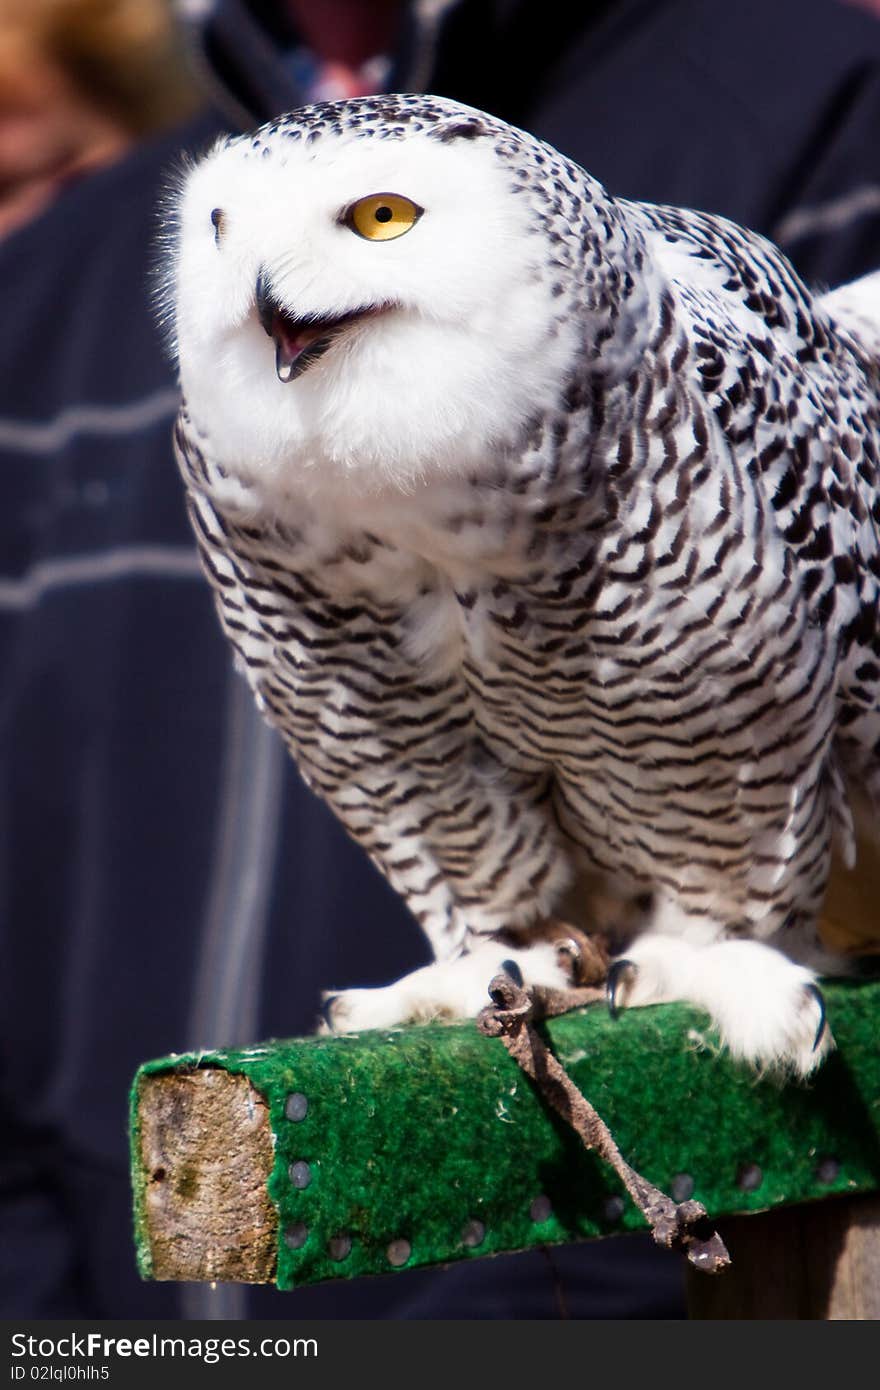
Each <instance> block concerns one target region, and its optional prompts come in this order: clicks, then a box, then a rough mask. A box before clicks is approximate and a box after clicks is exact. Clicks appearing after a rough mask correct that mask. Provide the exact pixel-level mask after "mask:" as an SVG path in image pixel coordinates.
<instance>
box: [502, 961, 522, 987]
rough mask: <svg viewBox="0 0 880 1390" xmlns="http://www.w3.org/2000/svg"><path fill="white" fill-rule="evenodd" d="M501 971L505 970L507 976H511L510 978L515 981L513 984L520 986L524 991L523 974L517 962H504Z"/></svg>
mask: <svg viewBox="0 0 880 1390" xmlns="http://www.w3.org/2000/svg"><path fill="white" fill-rule="evenodd" d="M499 969H501V970H503V971H504V973H505V975H509V976H510V978H511V979H512V980H513V983H514V984H515V985H518V986H519V988H520V989H522V986H523V973H522V971H521V970H520V968H519V966H518V965H517V963H516V961H515V960H503V961H502V962H501V965H500V967H499Z"/></svg>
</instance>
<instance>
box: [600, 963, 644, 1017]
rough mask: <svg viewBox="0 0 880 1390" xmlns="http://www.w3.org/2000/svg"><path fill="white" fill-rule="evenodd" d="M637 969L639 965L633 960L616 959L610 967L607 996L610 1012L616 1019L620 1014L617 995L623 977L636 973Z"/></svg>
mask: <svg viewBox="0 0 880 1390" xmlns="http://www.w3.org/2000/svg"><path fill="white" fill-rule="evenodd" d="M637 969H638V966H636V965H635V964H634V963H633V962H632V961H631V960H616V961H614V962H613V963H612V964H611V966H610V967H609V970H608V979H607V981H606V983H605V997H606V999H607V1000H608V1012H609V1014H610V1015H611V1017H612V1018H614V1019H616V1018H618V1017H619V1016H620V1006H619V1004H618V1002H617V995H618V991H619V990H620V986H621V982H622V980H623V977H624V976H625V975H627V974H634V973H635V971H636V970H637Z"/></svg>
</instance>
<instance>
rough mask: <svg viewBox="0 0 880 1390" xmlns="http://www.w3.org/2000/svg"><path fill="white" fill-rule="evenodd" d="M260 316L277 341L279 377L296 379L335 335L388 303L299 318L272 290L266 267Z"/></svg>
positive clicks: (258, 296) (260, 285) (262, 273)
mask: <svg viewBox="0 0 880 1390" xmlns="http://www.w3.org/2000/svg"><path fill="white" fill-rule="evenodd" d="M255 299H256V306H257V316H258V318H259V320H260V323H261V325H262V327H263V329H264V331H265V332H266V333H267V334H268V335H269V337H270V338H271V339H272V341H273V342H274V344H275V373H276V375H277V377H278V380H279V381H282V382H285V383H286V382H288V381H295V380H296V378H297V377H300V376H302V374H303V372H304V371H306V370H307V368H309V367H311V365H312V364H313V363H314V362H316V361H317V360H318V358H319V357H323V355H324V353H325V352H326V351H327V349H328V348H329V347H330V345H331V344H332V342H333V340H334V338H336V337H337V336H338V334H339V333H341V332H342V330H343V329H344V328H348V327H349V325H350V324H353V323H358V322H359V321H360V320H362V319H365V318H370V317H372V315H374V314H377V313H379V312H381V310H382V309H383V308H385V307H386V306H385V305H379V306H374V305H369V306H367V307H364V308H362V309H354V310H352V311H351V312H349V313H347V314H338V315H336V316H335V317H332V318H331V317H328V318H318V317H316V316H314V315H309V316H308V317H305V318H295V317H294V315H293V314H291V313H289V312H288V310H287V309H285V308H284V305H283V304H281V302H280V301H279V300H278V299H277V298H276V296H275V295H274V294H273V293H272V289H271V287H270V284H269V278H268V276H267V274H266V272H265V270H261V271H260V273H259V275H258V276H257V284H256V292H255Z"/></svg>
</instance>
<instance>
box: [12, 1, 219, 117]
mask: <svg viewBox="0 0 880 1390" xmlns="http://www.w3.org/2000/svg"><path fill="white" fill-rule="evenodd" d="M35 54H37V55H40V56H41V57H43V58H45V59H48V60H49V61H50V62H51V63H53V64H54V65H55V66H56V67H58V68H60V70H61V71H62V72H63V73H64V75H65V76H66V77H67V79H68V81H70V82H71V83H72V84H73V86H75V87H76V88H77V89H78V90H79V91H80V92H81V93H82V94H83V95H84V96H85V97H86V98H87V99H88V100H89V101H91V102H92V104H93V105H95V106H97V107H100V108H101V109H102V110H104V111H106V112H107V113H108V114H109V115H111V116H113V117H114V118H115V119H116V120H117V121H119V123H120V124H121V125H122V126H123V127H124V128H125V129H126V130H128V131H130V132H131V133H132V134H133V135H145V134H148V133H149V132H150V131H154V130H159V129H161V128H162V127H164V126H167V125H171V124H173V123H174V122H175V121H178V120H182V119H183V118H184V117H185V116H186V115H188V114H190V113H191V112H192V111H193V110H194V109H195V107H196V105H197V92H196V84H195V82H194V81H193V80H192V78H191V77H190V76H188V74H187V69H186V63H185V55H184V52H183V45H182V41H181V39H180V36H179V33H178V32H177V29H176V26H175V23H174V20H173V18H172V15H171V7H170V0H0V84H2V81H3V72H4V70H5V71H6V72H9V73H13V72H15V71H16V69H20V65H21V64H27V63H28V62H29V61H32V60H33V57H34V55H35Z"/></svg>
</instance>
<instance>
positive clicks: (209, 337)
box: [162, 96, 617, 491]
mask: <svg viewBox="0 0 880 1390" xmlns="http://www.w3.org/2000/svg"><path fill="white" fill-rule="evenodd" d="M610 224H614V227H616V225H617V218H616V213H615V210H614V207H613V204H612V202H611V200H609V199H608V198H607V195H605V193H604V191H603V190H602V189H601V187H600V185H599V184H597V183H596V182H595V180H592V179H590V178H589V177H588V176H587V175H586V174H584V173H583V171H582V170H580V169H578V168H577V166H575V165H572V164H570V163H569V162H567V161H566V160H564V159H563V158H562V156H560V155H559V154H558V153H557V152H556V151H555V150H553V149H552V148H551V147H549V146H547V145H544V144H542V143H541V142H539V141H538V140H535V139H533V138H532V137H531V136H528V135H526V134H524V133H523V132H521V131H516V130H514V129H512V128H511V127H510V126H507V125H506V124H504V123H503V122H501V121H498V120H496V119H493V118H492V117H489V116H486V115H484V114H483V113H481V112H478V111H475V110H473V109H472V108H470V107H465V106H461V105H459V104H458V103H456V102H452V101H448V100H445V99H440V98H436V97H411V96H383V97H367V98H362V99H359V100H353V101H347V102H331V103H325V104H321V105H317V106H312V107H305V108H303V109H302V110H300V111H297V112H294V113H293V114H292V115H290V116H285V117H283V118H282V119H280V120H277V121H273V122H271V123H270V124H268V125H266V126H263V127H262V128H261V129H260V130H258V131H256V132H255V133H254V134H252V135H245V136H241V137H237V138H232V139H223V140H221V141H220V142H219V143H217V144H216V145H215V147H214V148H213V149H212V150H211V151H210V152H209V153H208V154H207V156H206V157H205V158H203V159H202V160H201V161H199V162H198V163H196V164H194V165H193V166H192V167H191V168H189V169H187V170H186V171H185V173H184V175H183V177H182V178H181V180H180V183H179V186H178V187H177V188H176V190H175V192H174V195H173V197H172V200H171V207H170V215H169V219H168V239H169V242H170V249H171V254H170V256H169V257H168V273H167V276H166V280H165V286H164V293H163V296H162V300H163V304H164V310H165V315H166V317H167V319H168V322H169V328H170V336H171V339H172V342H173V347H174V351H175V353H176V356H177V361H178V364H179V372H180V379H181V384H182V387H183V391H184V394H185V396H186V399H187V404H188V407H189V409H190V412H191V413H192V415H193V418H194V419H195V420H196V421H197V422H198V423H199V424H200V425H202V426H203V427H204V428H206V429H209V432H210V437H211V441H212V447H213V449H214V450H215V451H216V453H217V457H218V459H219V461H220V462H222V463H226V464H227V465H229V466H230V467H233V468H237V469H239V470H240V471H243V472H245V473H246V474H248V475H250V476H253V475H255V474H257V473H259V472H262V473H264V474H266V475H271V476H275V477H283V478H284V479H285V480H286V481H287V482H288V483H292V482H293V481H294V480H296V479H301V480H302V481H303V485H309V486H312V487H319V486H322V485H323V484H324V483H325V482H326V483H328V484H331V485H332V486H334V487H337V486H338V485H339V482H340V479H342V480H344V481H345V483H346V485H348V486H350V487H354V488H360V489H362V490H368V491H371V490H375V489H376V488H384V487H387V486H400V487H407V488H411V487H412V486H414V485H416V484H417V483H418V482H419V481H422V480H425V479H427V478H430V477H432V476H436V475H437V474H438V473H440V474H444V475H447V476H448V475H449V474H450V473H453V474H454V473H455V472H456V471H458V470H467V471H468V472H472V471H473V469H474V468H475V467H479V465H480V461H481V460H482V459H484V458H486V457H487V456H497V454H498V451H499V450H501V451H503V450H504V449H505V448H507V447H515V444H516V440H517V438H518V436H520V435H521V433H522V431H523V430H524V428H526V426H527V424H528V421H529V420H530V419H534V417H535V415H536V414H539V413H540V412H542V411H543V410H545V409H547V408H548V406H550V405H552V404H553V403H554V402H556V401H558V399H559V397H560V393H561V392H562V391H563V390H564V389H565V385H566V383H567V381H568V380H569V379H570V376H571V373H572V371H573V370H576V368H577V364H578V363H579V362H580V360H581V358H582V357H584V356H585V355H586V356H587V357H589V352H590V347H591V344H592V343H593V342H594V341H595V338H596V333H597V325H598V324H599V322H600V320H602V317H603V314H604V313H605V311H606V309H607V302H606V301H607V298H608V296H607V292H606V289H605V288H604V286H603V275H602V267H603V265H604V262H605V260H607V259H608V250H607V247H608V246H609V245H610V241H611V240H613V237H612V233H611V232H610V231H609V226H610ZM603 229H604V230H603ZM612 230H613V229H612ZM603 242H604V243H605V244H606V250H604V251H603V249H602V243H603Z"/></svg>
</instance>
